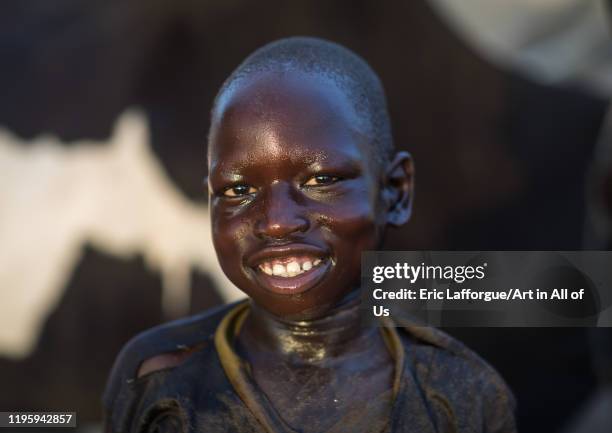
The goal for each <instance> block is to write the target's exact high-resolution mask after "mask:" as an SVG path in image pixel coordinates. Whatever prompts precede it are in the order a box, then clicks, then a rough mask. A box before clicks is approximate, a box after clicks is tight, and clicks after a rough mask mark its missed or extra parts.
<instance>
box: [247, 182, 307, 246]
mask: <svg viewBox="0 0 612 433" xmlns="http://www.w3.org/2000/svg"><path fill="white" fill-rule="evenodd" d="M309 227H310V224H309V222H308V218H307V217H306V215H305V214H304V208H303V206H301V205H300V204H299V203H298V198H297V197H296V194H295V192H294V191H293V190H292V186H291V185H287V184H283V183H276V184H273V185H271V186H270V188H268V191H266V192H265V196H264V198H263V201H262V207H261V212H260V215H259V219H258V220H257V223H256V226H255V232H256V235H257V236H258V237H261V238H273V239H287V238H289V237H291V235H293V234H295V233H298V232H302V233H303V232H305V231H307V230H308V228H309Z"/></svg>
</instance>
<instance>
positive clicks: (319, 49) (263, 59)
mask: <svg viewBox="0 0 612 433" xmlns="http://www.w3.org/2000/svg"><path fill="white" fill-rule="evenodd" d="M267 71H269V72H290V71H299V72H305V73H316V74H322V75H324V76H325V77H326V78H328V79H330V80H332V81H333V82H334V83H335V84H336V85H337V86H338V87H339V88H340V89H341V90H342V91H344V92H345V93H346V95H347V97H348V98H349V101H350V102H351V103H352V104H353V107H354V109H355V112H356V113H357V115H358V116H359V117H360V120H361V121H362V124H361V125H360V126H361V130H362V131H363V132H365V133H366V134H367V136H368V138H369V139H370V144H371V145H372V146H373V149H372V156H373V157H374V161H375V162H377V163H378V164H380V166H381V167H382V166H384V164H385V163H387V162H388V161H389V159H390V157H391V154H392V152H393V149H394V145H393V137H392V134H391V122H390V120H389V113H388V111H387V101H386V97H385V91H384V89H383V86H382V83H381V81H380V79H379V78H378V75H377V74H376V72H374V70H373V69H372V68H371V67H370V65H368V63H367V62H366V61H365V60H364V59H362V58H361V57H359V56H358V55H357V54H355V53H354V52H353V51H351V50H349V49H348V48H345V47H343V46H341V45H339V44H336V43H333V42H330V41H326V40H324V39H319V38H313V37H291V38H285V39H280V40H277V41H274V42H271V43H269V44H267V45H264V46H263V47H261V48H259V49H257V50H256V51H254V52H253V53H252V54H251V55H249V56H248V57H247V58H246V59H245V60H244V61H243V62H242V63H241V64H240V65H239V66H238V67H237V68H236V69H235V70H234V71H233V72H232V74H231V75H230V76H229V77H228V78H227V79H226V80H225V82H224V83H223V85H222V86H221V89H219V92H218V93H217V96H216V98H215V102H214V104H213V113H214V112H215V109H216V107H217V103H218V101H219V99H220V97H221V96H222V95H223V94H224V93H225V92H226V91H227V90H229V89H231V88H233V87H235V86H236V85H237V84H239V83H240V81H241V80H242V79H243V78H245V77H247V76H249V75H251V74H252V73H256V72H267Z"/></svg>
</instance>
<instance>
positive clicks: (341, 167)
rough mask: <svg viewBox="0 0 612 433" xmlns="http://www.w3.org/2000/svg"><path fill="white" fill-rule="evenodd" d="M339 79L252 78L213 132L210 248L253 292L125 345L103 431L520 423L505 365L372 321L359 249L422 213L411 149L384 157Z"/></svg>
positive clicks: (222, 102)
mask: <svg viewBox="0 0 612 433" xmlns="http://www.w3.org/2000/svg"><path fill="white" fill-rule="evenodd" d="M355 107H356V105H355V101H354V100H353V99H352V98H351V97H350V95H348V94H347V93H346V92H345V91H344V90H343V89H342V88H340V86H338V85H337V83H336V81H335V80H333V79H331V78H330V77H329V76H327V75H325V74H320V73H315V72H303V71H299V70H285V71H283V72H278V71H269V70H268V71H260V72H254V73H250V74H248V76H246V78H243V79H241V80H240V81H239V82H238V84H236V85H234V86H231V87H229V88H228V89H227V90H226V91H225V92H223V93H222V94H221V95H220V96H219V97H218V99H217V104H216V106H215V109H214V111H213V116H212V125H211V130H210V137H209V182H208V183H209V185H208V186H209V193H210V208H211V222H212V233H213V241H214V246H215V249H216V252H217V255H218V259H219V262H220V264H221V267H222V269H223V271H224V272H225V273H226V275H227V276H228V277H229V279H230V280H231V281H232V282H233V283H234V284H235V285H236V286H237V287H239V288H240V289H241V290H243V291H244V292H245V293H246V294H247V295H248V296H249V297H250V301H247V302H246V303H241V304H238V305H230V306H227V307H223V308H221V309H219V310H216V311H213V312H207V313H203V314H201V315H198V316H194V317H192V318H189V319H186V320H183V321H179V322H174V323H170V324H167V325H164V326H161V327H158V328H156V329H153V330H151V331H148V332H147V333H145V334H142V335H141V336H139V337H136V338H135V339H134V340H132V342H130V343H129V344H128V345H127V346H126V348H124V350H123V352H122V354H121V355H120V356H119V359H118V360H117V363H116V366H115V368H114V371H113V373H112V376H111V379H110V381H109V385H108V388H107V392H106V395H105V404H106V407H107V411H108V412H107V420H108V421H107V430H108V431H109V432H115V431H117V432H119V431H151V432H152V431H189V432H227V431H233V432H258V433H261V432H286V433H289V432H291V433H297V432H302V433H314V432H329V433H331V432H348V431H350V432H352V433H359V432H371V433H373V432H383V431H384V432H434V431H435V432H442V431H470V432H472V431H480V432H513V431H514V420H513V415H512V408H513V399H512V395H511V394H510V392H509V391H508V389H507V388H506V386H505V384H504V383H503V381H502V380H501V379H500V378H499V376H498V375H497V374H496V373H495V372H494V371H493V370H492V369H491V368H490V367H489V366H488V365H487V364H486V363H484V362H483V361H482V360H480V359H479V358H478V357H477V356H476V355H474V354H473V353H471V352H470V351H469V350H467V349H466V348H465V347H463V346H462V345H461V344H460V343H458V342H456V341H455V340H453V339H451V338H450V337H448V336H446V335H445V334H443V333H440V332H438V331H436V330H433V329H423V328H417V327H413V326H411V324H402V325H403V327H401V328H397V329H396V328H392V327H391V328H380V329H379V328H367V327H361V326H360V317H359V316H360V314H359V296H358V289H359V287H358V285H359V280H360V267H361V252H362V251H363V250H373V249H377V248H379V247H380V246H381V243H382V241H383V238H384V236H385V233H386V231H387V230H388V228H389V227H390V226H400V225H403V224H404V223H406V222H407V221H408V219H409V217H410V212H411V198H412V189H413V177H414V173H413V164H412V159H411V157H410V155H409V154H407V153H405V152H399V153H397V154H395V155H389V157H388V158H386V159H385V160H384V161H385V163H384V164H381V163H378V160H377V158H375V155H376V152H379V151H380V149H378V148H376V147H375V146H373V144H372V142H373V137H371V136H370V135H368V133H367V132H366V131H365V130H363V129H360V128H359V127H358V126H357V125H363V124H364V122H363V113H358V112H357V110H356V108H355Z"/></svg>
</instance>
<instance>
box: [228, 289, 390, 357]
mask: <svg viewBox="0 0 612 433" xmlns="http://www.w3.org/2000/svg"><path fill="white" fill-rule="evenodd" d="M359 305H360V299H359V295H358V293H357V294H355V293H353V294H351V295H349V296H347V298H345V299H344V300H343V301H342V302H341V303H340V304H338V305H337V306H336V307H334V309H332V310H331V311H330V312H329V313H328V314H326V315H325V316H323V317H321V318H317V319H313V320H303V321H297V320H287V319H284V318H280V317H277V316H274V315H272V314H270V313H268V312H267V311H265V310H263V309H261V308H260V307H258V306H257V305H256V304H254V303H251V311H250V313H249V316H248V317H247V319H246V321H245V323H244V326H243V327H242V332H240V336H239V338H238V339H239V345H240V346H241V348H242V350H243V352H246V353H245V355H246V356H247V358H251V357H253V356H262V357H265V358H272V357H273V358H275V359H278V360H281V361H282V362H286V363H290V364H295V365H305V364H320V363H321V362H323V361H325V362H326V363H328V362H333V361H334V360H338V359H341V358H343V357H344V356H346V355H348V354H355V353H359V352H364V351H366V350H368V348H371V347H372V339H374V338H377V337H378V333H377V330H376V328H366V327H363V328H362V327H361V325H360V311H359Z"/></svg>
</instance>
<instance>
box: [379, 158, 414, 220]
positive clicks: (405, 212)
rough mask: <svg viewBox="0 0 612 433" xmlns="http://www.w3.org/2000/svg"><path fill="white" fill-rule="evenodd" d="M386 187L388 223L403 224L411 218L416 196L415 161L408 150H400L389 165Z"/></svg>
mask: <svg viewBox="0 0 612 433" xmlns="http://www.w3.org/2000/svg"><path fill="white" fill-rule="evenodd" d="M386 189H387V191H386V195H387V197H388V199H389V200H388V207H387V224H390V225H392V226H395V227H399V226H402V225H404V224H406V223H407V222H408V220H409V219H410V216H411V214H412V201H413V196H414V162H413V159H412V156H411V155H410V154H409V153H408V152H405V151H401V152H398V153H397V154H396V155H395V156H394V158H393V159H392V160H391V163H390V164H389V165H388V169H387V173H386Z"/></svg>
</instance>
